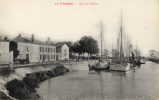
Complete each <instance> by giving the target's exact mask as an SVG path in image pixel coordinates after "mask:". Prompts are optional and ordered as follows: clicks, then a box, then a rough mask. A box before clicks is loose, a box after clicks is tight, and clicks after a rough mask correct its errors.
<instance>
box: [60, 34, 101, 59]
mask: <svg viewBox="0 0 159 100" xmlns="http://www.w3.org/2000/svg"><path fill="white" fill-rule="evenodd" d="M58 43H59V44H60V43H66V44H67V45H68V47H69V49H70V50H69V52H70V57H73V56H74V55H73V54H78V55H80V56H84V53H87V54H88V55H89V56H92V55H93V54H98V53H99V48H98V42H97V40H95V39H94V38H93V37H91V36H83V37H81V38H80V40H78V41H76V42H70V41H65V42H58Z"/></svg>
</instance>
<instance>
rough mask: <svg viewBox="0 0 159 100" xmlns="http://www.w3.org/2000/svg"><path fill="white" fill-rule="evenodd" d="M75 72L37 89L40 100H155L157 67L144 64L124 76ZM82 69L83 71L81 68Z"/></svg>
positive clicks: (158, 89) (52, 80)
mask: <svg viewBox="0 0 159 100" xmlns="http://www.w3.org/2000/svg"><path fill="white" fill-rule="evenodd" d="M85 67H86V70H75V71H72V72H69V73H67V74H66V75H64V76H59V77H55V78H52V79H49V80H47V81H45V82H43V83H42V84H40V88H39V89H38V91H39V93H40V94H41V95H42V98H43V99H44V100H116V99H117V100H118V99H120V100H123V99H125V100H127V99H131V100H156V99H157V98H158V95H159V78H158V76H159V65H157V64H155V63H152V62H147V63H146V64H145V65H141V67H140V68H139V67H137V68H135V70H131V71H129V72H127V73H124V72H106V71H102V72H94V71H92V72H89V71H88V70H87V66H85ZM82 68H84V67H83V66H82Z"/></svg>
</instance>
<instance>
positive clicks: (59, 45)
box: [54, 43, 66, 52]
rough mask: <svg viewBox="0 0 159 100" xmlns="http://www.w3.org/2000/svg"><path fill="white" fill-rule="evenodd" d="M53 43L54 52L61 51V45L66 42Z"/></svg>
mask: <svg viewBox="0 0 159 100" xmlns="http://www.w3.org/2000/svg"><path fill="white" fill-rule="evenodd" d="M54 45H55V46H56V52H61V48H62V46H64V45H66V43H56V44H54Z"/></svg>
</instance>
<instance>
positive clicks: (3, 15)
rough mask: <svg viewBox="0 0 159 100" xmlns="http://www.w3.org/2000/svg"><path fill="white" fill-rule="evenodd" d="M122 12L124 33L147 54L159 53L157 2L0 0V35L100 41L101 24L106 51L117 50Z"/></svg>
mask: <svg viewBox="0 0 159 100" xmlns="http://www.w3.org/2000/svg"><path fill="white" fill-rule="evenodd" d="M57 2H58V3H59V2H63V3H67V2H70V3H90V2H93V3H98V5H55V3H57ZM121 11H122V16H123V27H124V33H125V34H128V35H129V37H130V38H131V42H132V44H133V45H134V46H135V45H136V44H137V46H138V48H139V49H140V50H141V51H142V52H143V54H147V53H148V51H149V50H150V49H156V50H159V0H0V34H3V35H8V36H9V37H11V38H13V37H15V36H17V35H18V34H19V33H21V34H22V35H25V36H30V35H31V34H35V38H37V39H41V40H46V38H47V37H50V38H51V39H52V40H53V41H63V40H70V41H76V40H78V39H80V37H81V36H84V35H88V36H89V35H91V36H92V37H94V38H95V39H97V40H99V39H100V38H99V34H100V33H99V32H100V29H99V23H100V21H101V20H102V21H103V24H104V40H105V48H107V49H110V48H111V47H112V45H113V46H114V47H115V46H116V37H117V33H118V32H119V27H120V19H121V17H120V16H121Z"/></svg>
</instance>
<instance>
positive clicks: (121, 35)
mask: <svg viewBox="0 0 159 100" xmlns="http://www.w3.org/2000/svg"><path fill="white" fill-rule="evenodd" d="M120 24H121V25H120V39H121V40H120V59H121V58H122V57H124V52H123V27H122V12H121V23H120Z"/></svg>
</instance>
